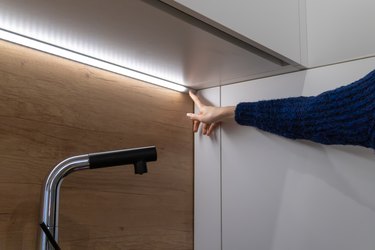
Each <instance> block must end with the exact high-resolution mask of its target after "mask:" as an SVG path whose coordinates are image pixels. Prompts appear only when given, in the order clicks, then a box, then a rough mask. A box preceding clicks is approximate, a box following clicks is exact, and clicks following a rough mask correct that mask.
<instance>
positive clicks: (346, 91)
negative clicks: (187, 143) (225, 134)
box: [235, 70, 375, 149]
mask: <svg viewBox="0 0 375 250" xmlns="http://www.w3.org/2000/svg"><path fill="white" fill-rule="evenodd" d="M235 120H236V121H237V123H239V124H241V125H248V126H254V127H257V128H259V129H262V130H265V131H268V132H271V133H274V134H278V135H281V136H284V137H287V138H291V139H307V140H311V141H314V142H318V143H322V144H344V145H360V146H364V147H368V148H373V149H375V70H374V71H372V72H370V73H369V74H367V75H366V76H365V77H363V78H362V79H360V80H358V81H356V82H353V83H351V84H349V85H347V86H343V87H340V88H337V89H334V90H330V91H327V92H324V93H322V94H320V95H318V96H310V97H291V98H285V99H276V100H267V101H259V102H245V103H239V104H238V105H237V107H236V111H235Z"/></svg>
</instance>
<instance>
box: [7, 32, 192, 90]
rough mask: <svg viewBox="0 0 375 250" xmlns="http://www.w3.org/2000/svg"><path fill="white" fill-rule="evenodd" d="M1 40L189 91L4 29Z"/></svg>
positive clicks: (156, 83)
mask: <svg viewBox="0 0 375 250" xmlns="http://www.w3.org/2000/svg"><path fill="white" fill-rule="evenodd" d="M0 39H3V40H6V41H9V42H12V43H16V44H20V45H23V46H26V47H29V48H33V49H36V50H40V51H43V52H47V53H49V54H53V55H56V56H60V57H64V58H67V59H70V60H73V61H76V62H80V63H84V64H87V65H90V66H94V67H96V68H100V69H104V70H108V71H111V72H114V73H117V74H120V75H124V76H128V77H131V78H134V79H137V80H141V81H144V82H149V83H152V84H155V85H159V86H162V87H165V88H169V89H173V90H176V91H180V92H187V91H188V88H186V87H184V86H182V85H179V84H176V83H173V82H170V81H166V80H163V79H160V78H157V77H154V76H151V75H147V74H144V73H141V72H138V71H135V70H131V69H128V68H125V67H121V66H119V65H115V64H112V63H110V62H105V61H102V60H99V59H96V58H93V57H89V56H86V55H83V54H79V53H77V52H74V51H70V50H68V49H64V48H60V47H57V46H54V45H51V44H48V43H44V42H41V41H37V40H35V39H32V38H28V37H25V36H22V35H19V34H16V33H12V32H9V31H6V30H3V29H0Z"/></svg>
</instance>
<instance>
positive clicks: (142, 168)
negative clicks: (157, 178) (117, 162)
mask: <svg viewBox="0 0 375 250" xmlns="http://www.w3.org/2000/svg"><path fill="white" fill-rule="evenodd" d="M134 173H135V174H144V173H147V164H146V162H145V161H137V162H136V163H134Z"/></svg>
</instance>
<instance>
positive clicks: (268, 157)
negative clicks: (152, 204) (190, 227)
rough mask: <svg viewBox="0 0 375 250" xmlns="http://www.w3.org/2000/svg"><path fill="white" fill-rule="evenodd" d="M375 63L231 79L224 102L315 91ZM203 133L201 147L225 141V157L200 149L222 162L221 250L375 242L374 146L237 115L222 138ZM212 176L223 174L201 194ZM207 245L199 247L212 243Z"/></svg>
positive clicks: (346, 249)
mask: <svg viewBox="0 0 375 250" xmlns="http://www.w3.org/2000/svg"><path fill="white" fill-rule="evenodd" d="M372 69H375V58H369V59H364V60H359V61H352V62H349V63H343V64H337V65H332V66H329V67H322V68H316V69H311V70H307V71H300V72H296V73H291V74H285V75H280V76H276V77H270V78H265V79H260V80H255V81H249V82H244V83H238V84H233V85H228V86H224V87H222V88H221V93H219V94H218V95H221V105H222V106H227V105H235V104H237V103H238V102H240V101H257V100H261V99H270V98H282V97H288V96H298V95H316V94H318V93H321V92H323V91H325V90H328V89H333V88H336V87H337V86H340V85H345V84H348V83H350V82H352V81H354V80H356V79H359V78H360V77H362V76H364V75H365V74H366V73H368V72H370V71H371V70H372ZM205 91H207V90H205ZM203 139H205V140H196V141H195V143H196V147H199V145H200V144H201V143H206V144H207V143H208V141H209V143H211V144H212V145H211V146H212V147H214V148H217V147H220V146H221V154H220V151H219V152H217V151H216V154H219V157H220V158H221V161H220V162H217V157H218V156H217V155H215V154H214V155H212V154H209V157H208V158H206V156H205V153H204V152H200V154H199V155H198V154H197V155H196V157H202V158H204V159H206V162H209V163H210V164H219V165H220V166H217V167H216V168H214V169H216V171H220V167H221V171H222V175H221V192H222V193H221V206H222V207H221V209H222V218H221V220H222V229H221V230H222V235H221V236H222V239H221V241H222V249H224V250H233V249H235V250H242V249H243V250H245V249H246V250H248V249H255V250H263V249H264V250H266V249H267V250H270V249H272V250H284V249H285V250H301V249H303V250H316V249H319V250H325V249H327V250H336V249H337V250H352V249H361V250H370V249H371V250H372V249H373V248H374V246H375V237H374V235H375V196H374V191H375V154H374V151H373V150H370V149H366V148H361V147H356V146H324V145H320V144H317V143H313V142H308V141H303V140H298V141H294V140H289V139H285V138H282V137H280V136H276V135H272V134H270V133H267V132H262V131H260V130H257V129H255V128H251V127H244V126H239V125H237V124H235V122H232V123H227V124H224V125H223V126H222V129H221V144H220V141H211V140H210V139H209V138H203ZM211 159H214V160H213V161H211ZM199 162H203V161H202V159H197V162H196V166H195V167H196V170H198V169H204V168H205V165H204V164H199ZM211 168H213V167H212V166H211ZM212 175H214V176H218V175H219V174H218V173H216V174H213V173H212V172H210V173H209V174H207V175H206V176H200V180H199V182H202V183H197V184H196V188H198V189H196V194H199V193H200V192H201V191H202V190H203V189H205V186H204V183H205V182H206V180H209V179H210V178H211V176H212ZM196 182H198V180H196ZM199 188H200V189H199ZM206 191H207V190H206ZM215 192H217V190H216V191H215ZM205 195H207V196H209V194H208V193H206V194H205ZM216 199H217V200H219V198H216ZM216 203H217V202H216ZM198 210H199V209H198ZM197 212H198V213H199V211H197ZM201 219H203V220H204V218H201ZM206 222H207V223H209V224H210V222H209V221H206ZM206 222H205V221H200V224H205V223H206ZM211 225H212V222H211ZM198 227H199V226H198ZM197 229H198V230H199V228H197V225H196V230H197ZM207 233H208V232H205V231H204V230H203V231H200V236H199V237H200V238H201V239H204V238H205V235H206V234H207ZM205 240H206V241H211V240H210V239H209V238H205ZM200 246H201V245H199V244H197V245H196V248H195V249H196V250H205V249H206V248H204V247H200ZM212 249H213V248H212ZM216 249H220V248H216Z"/></svg>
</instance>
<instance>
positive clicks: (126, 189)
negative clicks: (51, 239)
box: [0, 41, 193, 250]
mask: <svg viewBox="0 0 375 250" xmlns="http://www.w3.org/2000/svg"><path fill="white" fill-rule="evenodd" d="M192 110H193V104H192V102H191V101H190V100H189V98H188V96H187V95H185V94H181V93H177V92H174V91H171V90H167V89H164V88H160V87H157V86H153V85H150V84H145V83H142V82H139V81H136V80H133V79H129V78H126V77H123V76H119V75H116V74H111V73H108V72H105V71H102V70H99V69H96V68H92V67H88V66H85V65H82V64H79V63H75V62H72V61H69V60H65V59H62V58H58V57H55V56H52V55H48V54H44V53H41V52H38V51H34V50H31V49H28V48H24V47H20V46H17V45H14V44H10V43H7V42H3V41H0V249H6V250H9V249H10V250H12V249H34V248H35V247H36V239H37V232H38V227H37V224H38V217H39V209H40V208H39V206H40V190H41V184H42V182H43V180H44V178H45V176H46V175H47V173H48V172H49V171H50V170H51V169H52V167H53V166H54V165H55V164H57V163H58V162H59V161H61V160H63V159H65V158H67V157H69V156H73V155H78V154H84V153H90V152H97V151H105V150H113V149H121V148H130V147H140V146H147V145H156V147H157V150H158V161H157V162H155V163H150V164H149V173H148V174H145V175H142V176H135V175H134V172H133V169H132V167H130V166H129V167H123V166H121V167H115V168H108V169H101V170H91V171H86V172H81V173H74V174H72V175H70V176H68V177H67V178H66V179H65V180H64V182H63V185H62V191H61V204H60V205H61V206H60V208H61V209H60V243H61V246H62V249H64V250H65V249H80V250H82V249H129V250H130V249H132V250H133V249H134V250H147V249H153V250H155V249H163V250H168V249H171V250H172V249H173V250H175V249H179V250H183V249H192V248H193V135H192V132H191V123H190V122H189V121H188V120H187V119H186V117H185V113H186V112H191V111H192Z"/></svg>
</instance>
